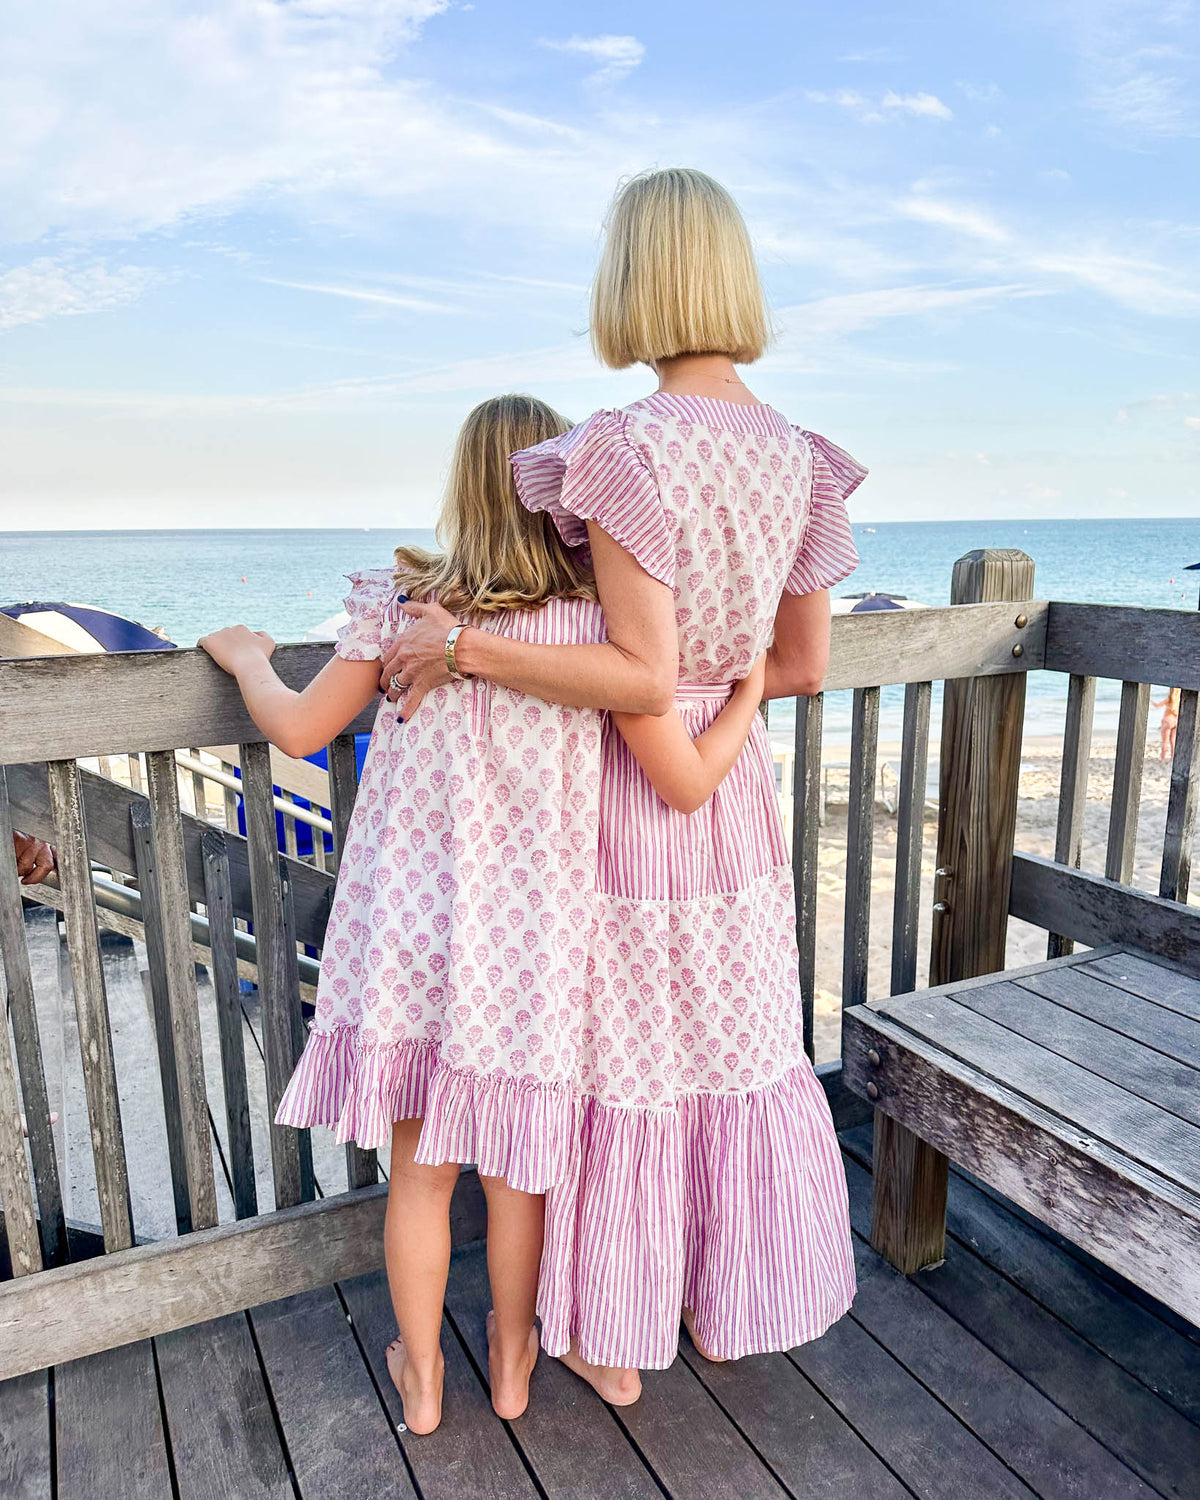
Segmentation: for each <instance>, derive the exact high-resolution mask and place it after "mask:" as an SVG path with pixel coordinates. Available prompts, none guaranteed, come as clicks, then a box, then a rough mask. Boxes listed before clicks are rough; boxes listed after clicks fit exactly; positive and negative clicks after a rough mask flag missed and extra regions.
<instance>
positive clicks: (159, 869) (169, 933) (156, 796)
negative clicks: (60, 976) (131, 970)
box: [146, 750, 217, 1229]
mask: <svg viewBox="0 0 1200 1500" xmlns="http://www.w3.org/2000/svg"><path fill="white" fill-rule="evenodd" d="M146 769H147V773H148V782H149V794H150V820H151V830H152V833H153V840H154V853H155V865H156V876H157V884H158V904H159V912H160V916H161V921H162V939H163V955H164V958H165V977H166V989H167V998H168V1001H169V1004H170V1011H171V1041H172V1046H173V1048H174V1052H175V1074H176V1078H177V1080H178V1086H179V1114H180V1125H181V1133H182V1137H183V1154H184V1162H185V1164H186V1166H187V1183H188V1199H189V1202H190V1205H191V1219H192V1225H193V1227H194V1228H196V1229H206V1228H207V1227H208V1226H209V1225H210V1224H215V1223H216V1222H217V1195H216V1184H215V1182H214V1180H213V1161H212V1140H211V1136H210V1133H209V1120H208V1095H207V1092H206V1090H205V1087H204V1049H203V1044H202V1042H201V1039H200V1006H199V1002H198V1000H197V997H196V968H195V964H194V963H193V961H192V938H191V922H190V907H189V892H188V882H187V872H186V870H185V868H184V854H183V830H182V827H181V825H180V811H179V782H178V780H177V773H176V770H175V757H174V755H173V754H171V752H170V751H166V750H160V751H155V752H153V753H151V754H149V755H147V757H146Z"/></svg>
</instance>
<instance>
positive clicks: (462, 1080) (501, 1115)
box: [275, 1026, 577, 1193]
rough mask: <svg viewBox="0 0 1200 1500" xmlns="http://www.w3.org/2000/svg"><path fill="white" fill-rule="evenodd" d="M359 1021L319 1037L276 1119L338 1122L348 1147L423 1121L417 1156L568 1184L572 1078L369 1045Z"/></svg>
mask: <svg viewBox="0 0 1200 1500" xmlns="http://www.w3.org/2000/svg"><path fill="white" fill-rule="evenodd" d="M358 1037H359V1033H358V1030H357V1028H356V1027H352V1026H339V1027H335V1028H333V1029H332V1030H330V1031H314V1032H312V1033H311V1034H310V1036H309V1039H308V1045H307V1046H306V1047H305V1049H304V1052H303V1055H302V1056H301V1058H300V1061H299V1062H298V1063H297V1064H296V1070H295V1072H294V1073H293V1074H292V1077H291V1081H290V1082H289V1083H288V1086H287V1088H286V1089H285V1091H284V1095H283V1098H282V1099H281V1100H280V1103H279V1109H278V1112H277V1113H276V1115H275V1123H276V1124H277V1125H292V1126H295V1127H297V1128H298V1129H302V1128H304V1127H306V1126H309V1125H332V1126H334V1127H335V1130H336V1139H337V1142H338V1144H339V1145H345V1144H346V1143H347V1142H348V1141H355V1142H357V1144H358V1145H359V1146H361V1147H362V1148H363V1149H364V1150H382V1149H383V1148H385V1147H386V1146H388V1145H389V1144H390V1142H391V1138H392V1125H393V1123H394V1122H395V1121H397V1120H423V1121H424V1122H425V1123H424V1126H423V1128H422V1130H421V1138H420V1141H419V1142H418V1145H417V1153H416V1160H417V1161H418V1162H419V1163H421V1164H422V1165H424V1166H441V1165H442V1164H443V1163H444V1162H454V1161H457V1162H463V1163H467V1162H470V1163H473V1164H474V1165H475V1166H476V1167H477V1168H478V1169H479V1171H480V1173H481V1174H482V1175H484V1176H486V1177H502V1178H504V1179H505V1181H507V1182H508V1184H509V1186H510V1187H513V1188H515V1189H516V1190H517V1191H518V1192H522V1193H544V1192H545V1191H546V1190H547V1189H548V1188H550V1187H552V1186H553V1185H554V1184H555V1183H557V1182H560V1181H562V1180H563V1178H564V1176H565V1175H566V1171H567V1166H568V1163H569V1161H570V1159H571V1152H570V1143H571V1140H572V1138H573V1136H574V1134H575V1129H576V1117H577V1105H576V1102H575V1098H574V1095H573V1091H572V1090H571V1088H570V1087H569V1086H568V1085H566V1084H542V1083H537V1082H534V1081H532V1080H525V1079H517V1078H509V1077H505V1076H503V1075H501V1074H496V1073H490V1074H483V1073H475V1072H472V1071H470V1070H469V1069H454V1068H449V1067H446V1066H445V1065H444V1064H442V1062H441V1061H440V1059H439V1056H438V1051H437V1048H436V1046H434V1045H432V1044H430V1043H428V1042H415V1041H405V1042H398V1043H392V1044H385V1045H383V1046H380V1045H377V1044H376V1045H371V1046H366V1047H361V1048H360V1046H359V1044H358Z"/></svg>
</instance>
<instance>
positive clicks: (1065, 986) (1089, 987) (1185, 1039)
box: [1019, 969, 1200, 1091]
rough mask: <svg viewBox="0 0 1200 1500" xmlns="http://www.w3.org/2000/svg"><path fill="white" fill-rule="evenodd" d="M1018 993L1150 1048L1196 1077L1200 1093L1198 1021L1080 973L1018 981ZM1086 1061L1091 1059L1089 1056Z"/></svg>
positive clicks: (1057, 972) (1062, 971) (1073, 971)
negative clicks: (1034, 996) (1038, 998)
mask: <svg viewBox="0 0 1200 1500" xmlns="http://www.w3.org/2000/svg"><path fill="white" fill-rule="evenodd" d="M1019 983H1020V986H1021V988H1022V989H1028V990H1033V991H1034V992H1035V993H1036V994H1038V995H1045V996H1046V997H1047V998H1048V999H1050V1000H1053V1001H1055V1002H1056V1003H1057V1004H1058V1005H1062V1006H1065V1007H1066V1008H1067V1009H1068V1010H1071V1011H1074V1012H1075V1013H1076V1014H1077V1015H1080V1016H1087V1017H1088V1018H1089V1019H1090V1020H1092V1021H1097V1022H1099V1024H1100V1025H1101V1026H1105V1027H1107V1028H1108V1029H1109V1030H1110V1031H1113V1032H1114V1033H1116V1034H1118V1035H1120V1036H1122V1037H1129V1038H1131V1039H1132V1040H1133V1041H1135V1042H1140V1043H1141V1044H1142V1045H1143V1046H1144V1047H1146V1048H1151V1047H1152V1048H1154V1050H1155V1052H1156V1053H1158V1054H1160V1055H1162V1056H1163V1058H1164V1060H1165V1059H1167V1058H1174V1059H1175V1061H1176V1062H1180V1063H1184V1064H1186V1065H1187V1068H1188V1070H1189V1071H1191V1072H1192V1073H1193V1074H1196V1076H1195V1078H1194V1082H1193V1088H1195V1089H1196V1090H1197V1091H1200V1072H1197V1070H1200V1019H1197V1020H1192V1019H1190V1018H1189V1017H1187V1016H1181V1015H1180V1014H1179V1013H1178V1012H1177V1011H1174V1010H1171V1009H1170V1008H1169V1007H1167V1006H1165V1005H1158V1004H1156V1003H1155V1002H1154V1001H1152V1000H1141V999H1135V998H1134V996H1132V995H1130V994H1129V993H1128V992H1127V991H1126V990H1122V989H1119V988H1118V987H1117V986H1116V985H1112V984H1105V983H1104V981H1103V980H1102V979H1099V978H1097V977H1096V976H1094V975H1092V974H1089V973H1085V972H1084V971H1082V970H1080V969H1058V970H1052V971H1051V972H1049V973H1047V974H1031V975H1030V976H1029V977H1028V978H1026V979H1022V980H1020V981H1019ZM1089 1057H1090V1054H1089Z"/></svg>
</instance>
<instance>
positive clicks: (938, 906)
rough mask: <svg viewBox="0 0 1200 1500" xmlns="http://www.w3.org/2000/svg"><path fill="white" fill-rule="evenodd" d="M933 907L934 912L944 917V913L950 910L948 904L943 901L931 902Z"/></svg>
mask: <svg viewBox="0 0 1200 1500" xmlns="http://www.w3.org/2000/svg"><path fill="white" fill-rule="evenodd" d="M933 909H934V911H935V912H937V914H938V916H939V917H944V916H945V915H946V913H947V912H948V911H949V910H950V906H949V904H948V903H947V902H945V901H935V902H934V903H933Z"/></svg>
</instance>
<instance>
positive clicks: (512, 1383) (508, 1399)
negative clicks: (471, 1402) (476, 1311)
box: [487, 1312, 538, 1422]
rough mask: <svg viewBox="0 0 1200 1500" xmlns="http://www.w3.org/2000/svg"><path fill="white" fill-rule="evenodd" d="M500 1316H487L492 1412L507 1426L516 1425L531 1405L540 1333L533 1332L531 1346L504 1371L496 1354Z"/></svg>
mask: <svg viewBox="0 0 1200 1500" xmlns="http://www.w3.org/2000/svg"><path fill="white" fill-rule="evenodd" d="M495 1338H496V1314H495V1313H494V1312H489V1313H488V1315H487V1341H488V1382H489V1384H490V1385H491V1388H492V1410H493V1411H494V1412H495V1413H496V1415H497V1416H498V1417H502V1418H503V1419H504V1421H506V1422H513V1421H515V1420H516V1419H517V1417H519V1416H521V1415H522V1414H523V1412H524V1411H525V1408H526V1407H527V1406H528V1405H529V1377H530V1376H531V1375H532V1374H533V1367H534V1365H536V1364H537V1357H538V1333H537V1329H536V1328H531V1329H530V1330H529V1342H528V1344H527V1345H526V1347H525V1349H524V1351H523V1353H522V1354H521V1355H520V1357H519V1358H518V1359H517V1360H516V1362H515V1364H514V1363H513V1362H512V1361H511V1360H510V1361H509V1363H508V1368H506V1369H502V1368H501V1364H500V1360H499V1358H498V1357H497V1354H496V1348H495Z"/></svg>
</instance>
